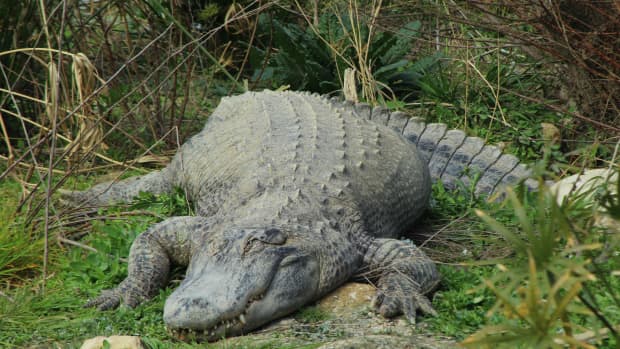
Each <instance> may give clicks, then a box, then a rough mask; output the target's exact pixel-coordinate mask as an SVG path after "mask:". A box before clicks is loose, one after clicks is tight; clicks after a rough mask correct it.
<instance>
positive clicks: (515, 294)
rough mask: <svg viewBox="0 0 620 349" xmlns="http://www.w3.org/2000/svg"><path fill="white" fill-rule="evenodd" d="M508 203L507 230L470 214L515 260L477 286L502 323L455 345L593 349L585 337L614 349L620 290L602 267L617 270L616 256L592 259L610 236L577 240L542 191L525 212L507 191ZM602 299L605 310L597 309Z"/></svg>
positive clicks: (611, 241)
mask: <svg viewBox="0 0 620 349" xmlns="http://www.w3.org/2000/svg"><path fill="white" fill-rule="evenodd" d="M508 198H509V201H510V207H511V209H512V210H513V211H514V216H515V218H516V221H517V227H514V228H511V227H507V226H506V225H504V224H501V223H499V222H498V221H497V220H495V219H494V218H491V216H490V215H488V214H486V213H484V212H482V211H477V213H478V215H479V216H480V218H481V219H482V220H483V221H485V222H486V223H487V224H488V225H489V226H490V227H491V229H493V230H494V231H496V232H498V233H500V235H501V236H502V237H503V238H504V239H506V242H507V243H508V244H509V246H511V247H512V249H513V252H514V254H515V256H514V258H512V259H511V260H510V261H508V260H507V261H506V262H505V263H502V264H498V269H499V270H500V272H499V273H497V274H495V275H494V276H492V277H490V278H488V279H487V280H485V282H484V284H485V286H486V287H487V288H488V289H489V290H490V291H492V292H493V294H494V295H495V297H496V302H495V305H494V306H493V307H492V308H491V310H490V311H489V315H492V316H496V317H497V316H499V317H501V318H502V321H501V323H499V324H489V325H487V326H485V327H483V328H482V329H481V330H479V331H478V332H477V333H475V334H473V335H472V336H470V337H468V338H467V339H465V340H464V341H463V343H462V344H463V345H465V346H466V347H472V348H483V347H500V348H504V347H505V348H520V347H523V348H533V347H536V348H563V347H565V346H571V347H575V348H577V347H579V348H594V346H592V344H590V343H588V341H587V339H591V340H594V341H596V342H597V343H598V344H599V345H604V346H605V347H609V348H611V347H613V346H614V345H618V343H619V342H618V340H619V338H618V334H617V329H616V328H615V327H614V325H613V324H615V323H618V321H620V317H619V316H618V314H620V303H619V302H618V300H619V299H620V297H619V296H620V295H619V294H618V290H619V289H620V288H618V287H617V286H618V285H617V284H618V281H617V280H615V279H614V277H613V274H612V273H610V269H611V270H613V269H614V268H618V267H620V256H617V255H616V256H614V257H612V258H610V259H608V260H607V261H604V262H601V261H597V260H596V259H595V258H596V256H597V255H599V254H601V253H602V252H604V250H605V249H606V248H609V245H611V246H617V244H618V242H617V241H616V240H617V236H613V235H612V236H609V235H608V234H602V235H597V236H596V237H594V236H586V235H584V234H583V233H582V232H583V231H584V230H582V229H581V228H580V227H579V222H574V221H571V220H569V218H568V216H567V214H566V212H565V209H564V208H562V207H560V206H559V205H558V204H557V203H556V201H555V197H554V196H553V195H551V194H550V193H549V192H548V191H547V190H541V191H540V192H539V193H538V194H536V198H535V201H534V202H530V203H529V204H530V205H532V206H533V207H532V209H526V208H525V206H524V204H523V200H522V199H519V198H518V196H517V195H516V194H515V193H514V192H512V191H509V193H508ZM590 234H592V231H590ZM601 239H602V240H601ZM592 240H595V241H592ZM596 240H598V241H596ZM602 241H607V242H605V243H603V242H602ZM612 248H613V247H612ZM603 300H604V302H605V303H606V304H607V306H606V307H602V306H601V301H603ZM602 327H604V328H606V330H605V331H607V335H606V336H605V335H602V336H598V339H597V334H600V333H604V332H605V331H602V332H599V330H600V328H602ZM587 330H593V332H592V333H594V334H593V335H591V336H590V337H592V338H590V337H588V336H587V335H585V334H589V332H588V331H587Z"/></svg>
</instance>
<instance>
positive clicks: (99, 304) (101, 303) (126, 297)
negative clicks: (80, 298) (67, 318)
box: [84, 287, 144, 310]
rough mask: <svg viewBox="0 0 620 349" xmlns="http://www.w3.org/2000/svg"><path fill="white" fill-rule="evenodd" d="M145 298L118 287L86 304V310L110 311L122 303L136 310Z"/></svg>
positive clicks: (104, 292)
mask: <svg viewBox="0 0 620 349" xmlns="http://www.w3.org/2000/svg"><path fill="white" fill-rule="evenodd" d="M143 298H144V297H143V296H142V295H141V294H140V293H138V292H135V291H133V290H131V289H129V288H121V287H117V288H114V289H111V290H103V291H101V294H100V295H99V296H98V297H96V298H94V299H91V300H89V301H87V302H86V304H84V308H91V307H96V308H97V309H98V310H110V309H115V308H118V307H119V306H120V305H121V303H122V304H124V305H127V306H128V307H130V308H135V307H136V306H137V305H138V304H140V302H141V300H142V299H143Z"/></svg>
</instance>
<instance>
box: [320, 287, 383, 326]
mask: <svg viewBox="0 0 620 349" xmlns="http://www.w3.org/2000/svg"><path fill="white" fill-rule="evenodd" d="M375 292H376V289H375V287H374V286H372V285H369V284H362V283H359V282H349V283H346V284H344V285H343V286H342V287H339V288H337V289H336V290H335V291H333V292H332V293H330V294H328V295H327V296H325V297H323V299H321V300H320V301H319V303H318V304H317V306H318V307H319V308H320V309H321V310H325V311H328V312H330V313H332V314H333V315H334V316H335V317H341V316H349V315H350V314H351V311H352V309H360V308H364V307H367V306H369V305H370V301H371V300H372V297H374V296H375Z"/></svg>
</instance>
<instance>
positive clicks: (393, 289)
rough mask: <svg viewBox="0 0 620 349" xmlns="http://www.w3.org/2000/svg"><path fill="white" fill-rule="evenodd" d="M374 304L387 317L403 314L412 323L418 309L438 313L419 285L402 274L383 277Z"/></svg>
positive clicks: (427, 312) (428, 313)
mask: <svg viewBox="0 0 620 349" xmlns="http://www.w3.org/2000/svg"><path fill="white" fill-rule="evenodd" d="M372 306H373V307H374V308H375V311H376V312H378V313H379V314H381V315H382V316H384V317H386V318H391V317H395V316H398V315H401V314H403V315H405V317H406V318H407V320H409V322H411V323H415V319H416V313H417V311H418V310H420V311H421V312H423V313H425V314H427V315H432V316H436V315H437V312H436V311H435V309H433V306H432V305H431V302H430V300H429V299H428V298H427V297H426V296H424V295H423V294H422V293H420V291H419V287H418V285H417V284H416V283H415V282H414V281H412V280H410V279H408V278H407V277H405V276H404V275H402V274H388V275H386V276H384V277H382V278H381V280H380V282H379V289H378V290H377V294H376V296H375V297H374V299H373V300H372Z"/></svg>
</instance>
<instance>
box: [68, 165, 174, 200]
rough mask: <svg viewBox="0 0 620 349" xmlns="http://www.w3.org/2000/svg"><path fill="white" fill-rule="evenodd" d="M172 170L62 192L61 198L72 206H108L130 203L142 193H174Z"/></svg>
mask: <svg viewBox="0 0 620 349" xmlns="http://www.w3.org/2000/svg"><path fill="white" fill-rule="evenodd" d="M172 188H173V185H172V176H171V175H170V168H168V167H166V168H164V169H162V170H160V171H155V172H151V173H148V174H145V175H143V176H135V177H130V178H127V179H123V180H120V181H112V182H105V183H100V184H97V185H95V186H93V187H92V188H90V189H88V190H84V191H74V190H62V189H61V190H60V198H61V200H62V201H64V202H65V203H67V204H69V205H70V206H78V205H108V204H114V203H124V202H129V201H131V199H133V198H134V197H136V196H138V194H140V192H148V193H152V194H163V193H169V192H170V191H172Z"/></svg>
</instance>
